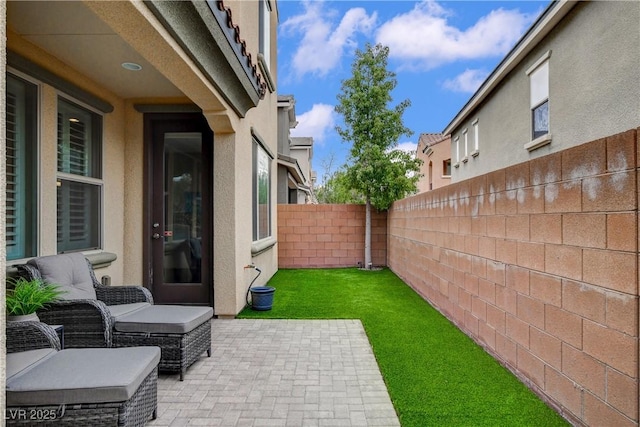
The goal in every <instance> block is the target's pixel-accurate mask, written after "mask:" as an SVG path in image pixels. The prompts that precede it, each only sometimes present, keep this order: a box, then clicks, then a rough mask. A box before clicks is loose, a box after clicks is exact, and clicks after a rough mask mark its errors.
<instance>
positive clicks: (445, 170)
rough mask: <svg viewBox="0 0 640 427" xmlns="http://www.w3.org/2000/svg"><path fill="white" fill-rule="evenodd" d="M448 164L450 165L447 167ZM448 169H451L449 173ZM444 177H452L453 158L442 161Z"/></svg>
mask: <svg viewBox="0 0 640 427" xmlns="http://www.w3.org/2000/svg"><path fill="white" fill-rule="evenodd" d="M447 164H448V165H449V167H447ZM447 169H448V170H449V173H448V174H447ZM442 177H443V178H451V159H445V160H443V161H442Z"/></svg>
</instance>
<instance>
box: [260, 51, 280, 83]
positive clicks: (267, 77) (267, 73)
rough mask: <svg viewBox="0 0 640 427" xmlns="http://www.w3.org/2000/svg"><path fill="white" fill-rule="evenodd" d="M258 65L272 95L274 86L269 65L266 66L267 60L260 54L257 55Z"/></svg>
mask: <svg viewBox="0 0 640 427" xmlns="http://www.w3.org/2000/svg"><path fill="white" fill-rule="evenodd" d="M258 65H260V70H262V74H264V77H265V80H266V81H267V87H268V88H269V92H272V93H273V92H274V91H275V90H276V84H275V83H274V82H273V77H272V76H271V71H269V64H267V60H266V59H265V57H264V55H263V54H262V53H259V54H258Z"/></svg>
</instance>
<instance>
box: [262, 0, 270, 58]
mask: <svg viewBox="0 0 640 427" xmlns="http://www.w3.org/2000/svg"><path fill="white" fill-rule="evenodd" d="M260 53H261V54H262V55H263V56H264V61H265V63H266V64H265V65H266V67H267V68H270V66H271V5H270V4H269V0H260Z"/></svg>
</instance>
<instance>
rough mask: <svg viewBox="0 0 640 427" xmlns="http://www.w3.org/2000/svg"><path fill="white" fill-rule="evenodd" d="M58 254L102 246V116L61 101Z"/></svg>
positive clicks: (59, 121)
mask: <svg viewBox="0 0 640 427" xmlns="http://www.w3.org/2000/svg"><path fill="white" fill-rule="evenodd" d="M57 178H58V179H57V186H58V191H57V198H58V202H57V205H58V207H57V225H58V227H57V231H58V252H59V253H61V252H69V251H81V250H89V249H97V248H99V247H100V245H101V220H102V218H101V212H102V117H101V116H100V115H98V114H96V113H94V112H92V111H89V110H88V109H86V108H83V107H80V106H79V105H76V104H74V103H71V102H69V101H67V100H64V99H62V98H59V99H58V175H57Z"/></svg>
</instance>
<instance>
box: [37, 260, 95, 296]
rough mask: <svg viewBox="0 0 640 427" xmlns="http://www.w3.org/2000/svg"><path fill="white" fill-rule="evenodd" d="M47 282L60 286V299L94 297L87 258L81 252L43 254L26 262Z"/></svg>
mask: <svg viewBox="0 0 640 427" xmlns="http://www.w3.org/2000/svg"><path fill="white" fill-rule="evenodd" d="M27 263H28V264H30V265H33V266H34V267H36V268H37V269H38V270H39V271H40V274H41V275H42V278H43V279H44V281H45V282H47V283H54V284H57V285H59V286H60V289H61V290H62V291H64V292H65V293H64V294H62V295H61V296H60V298H62V299H96V291H95V289H94V288H93V280H92V279H91V273H90V272H89V266H88V265H87V259H86V258H85V257H84V255H82V254H81V253H70V254H60V255H50V256H43V257H39V258H34V259H31V260H29V261H28V262H27Z"/></svg>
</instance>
